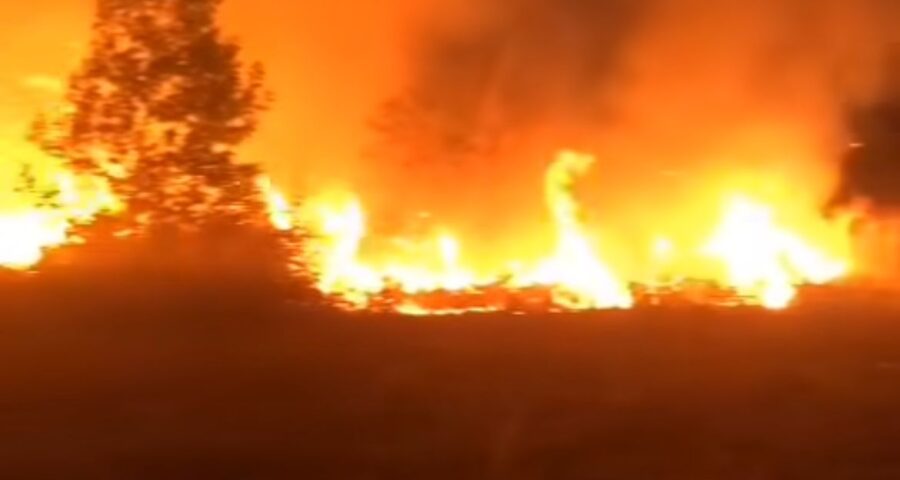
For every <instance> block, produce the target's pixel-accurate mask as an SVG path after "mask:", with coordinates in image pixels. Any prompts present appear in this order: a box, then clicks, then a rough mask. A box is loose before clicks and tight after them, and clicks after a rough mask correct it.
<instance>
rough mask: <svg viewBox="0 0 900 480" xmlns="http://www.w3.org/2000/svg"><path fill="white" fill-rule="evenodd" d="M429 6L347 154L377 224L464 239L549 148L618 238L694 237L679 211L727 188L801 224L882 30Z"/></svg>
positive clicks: (822, 19) (879, 73) (531, 190)
mask: <svg viewBox="0 0 900 480" xmlns="http://www.w3.org/2000/svg"><path fill="white" fill-rule="evenodd" d="M443 6H444V8H445V9H444V10H441V12H442V13H441V14H440V15H434V16H432V17H429V16H428V15H427V14H426V15H422V16H420V17H419V18H418V19H417V21H418V22H419V23H418V24H416V25H414V26H413V27H414V28H412V29H407V30H405V31H407V32H411V33H412V34H413V35H414V37H413V38H412V40H411V41H408V42H405V43H404V42H401V43H400V44H394V45H393V46H392V47H402V48H405V50H403V51H399V52H393V53H394V54H393V55H390V54H389V57H391V58H399V64H402V65H403V68H402V69H401V71H402V73H403V75H400V76H394V77H393V78H390V79H388V81H385V82H383V83H381V84H380V85H381V86H382V87H386V89H385V88H379V89H376V90H380V93H383V94H385V97H384V99H386V100H387V101H386V102H385V103H383V104H381V106H380V107H379V108H377V109H374V110H372V112H370V113H371V115H372V118H373V119H374V122H373V123H374V129H373V130H374V131H372V132H370V133H371V136H362V137H358V138H360V139H361V140H360V141H359V142H351V143H353V147H354V148H357V147H358V146H359V147H361V148H362V151H363V157H362V158H363V161H361V162H360V163H358V164H357V166H358V167H361V168H362V169H363V170H365V171H367V172H368V174H369V178H368V181H369V182H370V183H369V184H367V185H365V188H363V191H364V192H365V194H366V195H368V196H369V197H371V199H372V200H373V202H372V203H371V205H375V206H376V208H379V209H380V210H381V214H379V215H377V216H378V217H379V218H381V217H384V215H385V214H389V213H391V212H397V211H405V212H415V211H417V209H427V210H430V211H434V212H436V213H437V214H438V216H439V217H440V218H446V219H449V220H448V222H449V223H451V224H452V225H463V227H461V228H469V229H470V230H472V231H477V232H478V234H479V235H480V236H481V237H482V238H490V235H491V232H492V231H494V230H497V231H507V232H508V231H509V228H510V227H511V225H515V224H520V223H521V222H529V221H532V220H533V217H535V216H536V214H537V213H536V212H540V208H541V206H540V204H539V201H540V200H539V194H538V190H539V188H540V180H539V176H540V175H541V173H542V172H543V170H544V168H545V167H546V166H547V163H548V162H549V161H550V160H551V159H552V155H553V152H554V151H555V150H558V149H561V148H576V149H583V150H586V151H589V152H592V153H595V154H596V155H597V156H598V164H597V168H596V170H595V172H594V173H593V175H592V176H591V177H590V178H588V179H587V180H586V181H585V186H584V188H583V190H584V191H582V192H581V195H582V197H583V198H584V199H585V201H586V202H587V204H588V205H589V206H590V207H591V210H592V211H593V212H594V215H595V216H597V217H602V222H601V223H602V224H603V225H604V226H605V227H607V228H608V229H610V230H615V231H617V232H619V236H621V237H623V238H622V239H620V240H619V241H620V243H623V244H624V243H628V241H629V238H630V237H629V235H631V236H632V237H634V238H637V237H644V238H645V237H646V235H647V234H648V233H649V232H650V231H651V230H653V229H660V228H663V229H669V230H672V229H682V230H685V231H687V230H691V229H693V228H696V227H698V225H697V224H695V223H694V222H692V221H691V218H690V217H691V216H692V214H693V213H698V215H697V217H698V218H699V216H700V215H699V212H700V211H703V214H704V216H705V217H708V216H709V215H710V212H709V205H719V204H720V203H721V201H720V200H721V197H722V196H724V195H727V194H728V193H733V192H737V191H741V192H749V193H751V194H753V195H755V196H760V197H763V199H764V200H771V201H773V202H774V203H776V204H778V205H779V206H781V203H783V202H782V201H783V200H785V199H790V201H789V202H788V203H789V206H788V207H787V209H788V211H787V212H785V215H786V216H788V217H790V216H791V215H793V214H795V213H796V215H798V216H799V215H801V214H803V212H809V211H810V210H811V211H818V209H819V208H821V207H823V206H824V204H825V203H826V202H827V200H828V198H829V196H830V195H831V194H832V192H833V191H834V190H835V188H836V186H837V184H838V182H839V180H840V179H839V177H838V174H839V171H840V162H841V160H842V158H843V157H844V156H845V155H846V151H847V148H848V145H849V144H851V143H852V142H853V141H854V136H853V132H852V131H851V129H850V125H849V123H848V118H849V114H850V113H851V112H853V111H855V110H856V109H859V108H862V107H865V106H868V105H871V104H874V103H877V101H878V99H879V97H880V96H881V94H882V93H883V90H884V83H885V82H884V66H885V59H886V58H887V57H888V55H889V52H890V49H891V48H892V47H891V45H893V44H894V43H896V42H897V41H898V38H897V35H898V32H897V29H896V28H895V27H896V25H897V24H900V12H898V6H897V3H896V2H894V1H892V0H759V1H756V2H741V3H740V4H735V2H731V1H725V0H643V1H632V0H594V1H590V0H508V1H499V0H495V1H493V2H491V1H488V2H475V1H474V0H473V1H469V2H465V1H463V0H461V1H460V2H457V3H455V4H453V9H452V10H453V11H455V12H465V14H459V15H450V16H447V15H446V7H447V5H446V3H445V5H443ZM426 13H427V12H426ZM403 20H404V19H403V18H401V19H400V21H401V22H402V21H403ZM385 51H390V49H386V50H385ZM361 77H362V78H365V77H364V76H361ZM394 81H396V82H397V83H396V84H394V85H391V83H392V82H394ZM370 100H373V101H375V100H378V97H377V95H376V96H374V97H372V98H371V99H370ZM372 103H373V102H369V104H370V105H371V104H372ZM351 154H352V153H351ZM798 186H799V187H802V188H798ZM361 188H362V187H361ZM791 206H793V208H795V209H796V212H791V211H790V210H791V208H792V207H791ZM713 213H714V212H713ZM388 216H390V215H388ZM661 219H669V220H670V222H669V223H671V224H670V225H666V224H665V223H666V221H665V220H662V221H661ZM698 222H699V220H698ZM622 232H626V233H622ZM627 232H631V233H627Z"/></svg>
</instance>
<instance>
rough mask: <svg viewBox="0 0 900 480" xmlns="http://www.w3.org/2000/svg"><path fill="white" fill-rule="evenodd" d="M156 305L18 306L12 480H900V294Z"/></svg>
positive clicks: (3, 370) (57, 302)
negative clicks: (595, 304)
mask: <svg viewBox="0 0 900 480" xmlns="http://www.w3.org/2000/svg"><path fill="white" fill-rule="evenodd" d="M148 288H150V287H147V288H144V289H140V288H135V289H134V291H131V292H130V293H129V294H118V295H116V294H115V293H114V292H116V288H115V286H114V285H113V283H112V282H111V283H110V284H108V285H106V286H105V287H103V288H99V287H96V286H82V287H77V286H73V285H68V286H66V288H64V289H62V290H60V291H57V292H55V294H54V295H50V294H49V293H48V292H43V293H41V294H39V293H37V292H36V291H35V290H33V289H18V290H17V289H15V288H6V289H4V294H3V295H2V296H3V297H4V298H3V300H4V303H5V304H6V307H5V308H4V311H3V321H2V322H0V386H2V392H3V393H2V395H0V443H2V446H0V461H2V465H3V474H2V477H3V478H9V479H18V478H23V479H33V478H92V479H101V478H110V479H122V478H148V479H162V478H165V479H175V478H186V479H188V478H189V479H201V478H203V479H205V478H212V479H280V478H302V479H417V480H418V479H454V480H456V479H480V478H484V479H515V480H520V479H522V480H525V479H545V478H546V479H621V478H637V479H643V478H660V479H781V478H784V479H797V478H815V479H894V478H900V454H898V452H900V450H898V449H900V447H898V445H900V416H898V408H900V321H898V320H900V315H898V313H900V309H898V308H897V306H896V305H895V304H893V303H892V302H889V301H888V300H886V299H885V300H880V301H873V300H872V299H871V298H868V299H835V298H832V300H831V301H830V302H823V303H816V304H814V305H810V306H805V307H798V308H796V309H794V310H791V311H788V312H782V313H769V312H764V311H760V310H756V309H711V308H687V307H684V308H671V309H641V310H636V311H629V312H598V313H590V314H578V315H559V314H557V315H529V316H515V315H504V314H500V315H487V316H468V317H455V318H442V319H410V318H399V317H393V316H387V315H374V314H355V315H350V314H338V313H333V312H327V311H322V310H311V309H309V308H307V307H302V306H300V305H295V304H286V303H280V302H269V301H262V300H264V297H263V296H260V297H259V298H256V299H255V300H253V301H249V300H242V301H238V300H236V299H240V298H245V296H241V295H238V294H236V292H234V291H232V292H228V291H222V290H219V291H216V290H210V291H207V292H198V293H196V295H194V296H191V295H188V294H182V295H180V296H177V297H176V296H173V295H169V294H156V295H153V294H151V293H150V292H152V289H149V290H148ZM122 291H125V290H122ZM137 292H140V293H137Z"/></svg>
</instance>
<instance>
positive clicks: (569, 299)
mask: <svg viewBox="0 0 900 480" xmlns="http://www.w3.org/2000/svg"><path fill="white" fill-rule="evenodd" d="M593 163H594V158H593V157H591V156H589V155H584V154H579V153H576V152H570V151H565V152H562V153H560V154H559V155H558V157H557V159H556V161H555V162H554V163H553V164H552V165H551V166H550V168H549V169H548V171H547V173H546V176H545V199H546V204H547V207H548V208H549V211H550V214H551V216H552V220H553V225H554V228H555V238H556V242H555V247H554V248H553V249H552V250H550V251H549V252H548V255H547V256H545V257H543V258H537V259H531V260H529V259H524V260H523V259H510V261H509V262H508V263H507V264H508V265H511V266H513V267H514V268H510V269H509V270H507V271H500V272H497V271H494V272H488V273H484V272H482V271H480V270H478V269H477V268H473V267H472V266H471V265H469V264H467V263H465V260H466V257H465V255H464V250H463V248H462V244H461V242H460V241H459V239H458V238H456V237H454V236H453V235H451V234H449V233H447V232H446V231H443V232H442V233H440V234H439V235H437V236H435V237H434V238H433V239H430V240H426V241H424V242H415V241H410V240H408V239H406V241H405V242H404V243H405V244H413V245H419V246H424V247H423V248H422V249H417V250H416V251H417V252H419V253H418V254H416V255H406V254H404V253H402V252H401V253H398V254H391V253H390V252H378V253H379V254H380V256H378V257H370V256H369V255H363V254H362V246H363V244H364V242H365V241H366V239H367V236H368V232H367V230H366V221H365V215H364V213H363V208H362V205H361V204H360V202H359V200H357V199H356V198H355V197H353V196H352V195H344V196H342V197H338V198H335V197H322V198H320V199H319V200H316V201H314V202H312V203H311V209H312V210H313V211H314V212H315V215H314V216H313V217H312V218H311V219H310V218H309V217H308V218H306V222H307V223H309V224H310V225H311V226H312V227H311V229H312V231H313V232H316V233H317V234H318V237H319V240H318V241H317V242H315V243H314V246H315V248H313V249H312V251H311V252H310V253H309V256H308V257H307V261H308V262H309V263H310V264H312V265H313V266H314V268H315V270H316V271H317V272H318V273H319V283H318V285H319V288H320V289H321V291H323V292H324V293H326V294H329V295H335V296H338V297H340V298H343V299H344V301H346V302H347V303H349V304H350V305H352V306H354V307H356V308H370V307H374V306H375V305H376V304H378V305H381V304H382V303H381V300H383V299H384V298H389V299H392V302H391V303H390V304H389V307H390V308H392V309H394V310H397V311H399V312H401V313H407V314H414V315H424V314H455V313H465V312H472V311H495V310H501V309H505V308H509V303H510V302H509V299H510V298H514V297H517V296H520V297H528V298H531V297H536V298H545V297H544V296H543V295H535V294H533V293H532V292H535V291H536V290H537V291H543V292H546V293H547V294H548V297H546V298H548V302H549V303H547V304H543V307H544V308H548V307H550V306H552V305H555V306H557V307H562V308H565V309H570V310H582V309H608V308H630V307H632V306H634V305H635V303H636V301H635V298H634V296H633V295H632V292H631V290H630V288H629V286H628V285H629V282H635V283H638V282H639V280H638V278H640V277H639V276H635V277H629V276H627V275H622V274H621V272H616V271H614V270H613V269H611V268H610V267H609V266H608V265H607V264H606V262H605V261H604V260H603V256H602V255H601V254H600V249H598V248H597V247H598V244H597V243H596V242H594V241H593V240H592V238H591V235H589V233H588V226H587V225H585V224H584V223H583V222H582V220H581V218H580V207H579V205H578V202H577V201H576V199H575V197H574V195H573V187H574V184H575V182H576V181H577V180H578V178H579V177H580V176H582V175H584V173H586V172H587V170H588V169H589V168H590V167H591V166H592V164H593ZM711 231H712V235H711V239H710V240H709V241H708V242H706V243H705V245H703V246H701V247H698V248H697V249H694V250H691V249H690V248H685V247H686V246H689V245H684V243H683V242H682V241H681V240H683V239H679V240H673V238H672V237H669V236H666V235H658V236H656V237H655V238H654V239H653V240H652V241H649V242H648V246H649V248H650V258H651V261H652V262H654V263H653V265H652V266H650V267H649V268H645V267H641V269H640V271H642V272H646V271H653V272H657V273H658V274H661V275H662V274H664V275H665V277H666V278H668V279H670V281H669V282H665V283H666V289H667V291H668V290H673V291H678V290H679V289H680V288H684V289H688V290H689V287H688V284H685V283H682V282H685V281H686V280H702V279H704V278H709V279H711V280H712V281H713V282H715V283H716V284H717V285H718V286H720V287H722V288H723V289H725V290H732V291H734V292H735V293H736V294H738V295H739V297H738V298H739V299H743V302H744V303H752V304H758V305H762V306H765V307H767V308H771V309H781V308H785V307H787V306H788V305H790V304H791V302H792V301H793V300H794V298H795V297H796V295H797V291H798V286H799V285H802V284H822V283H827V282H831V281H833V280H836V279H838V278H840V277H842V276H844V275H846V274H847V273H848V270H849V269H848V265H847V263H846V262H840V261H836V260H833V259H831V258H830V257H829V256H828V255H827V254H825V253H824V252H823V251H822V250H819V249H817V248H814V247H813V246H811V245H810V244H809V243H808V242H807V241H805V240H803V239H802V238H801V237H800V236H799V235H797V234H796V233H793V232H792V231H790V230H788V229H786V228H784V227H783V226H781V225H779V224H777V223H776V221H775V214H774V212H773V210H772V209H771V208H769V207H768V206H766V205H764V204H761V203H758V202H755V201H753V200H751V199H750V198H749V197H744V196H738V197H736V198H735V200H733V201H732V202H731V203H729V204H727V209H726V210H725V215H724V217H723V219H722V220H721V222H720V224H719V225H718V226H717V227H716V228H714V229H711ZM422 251H425V252H427V253H426V254H424V255H423V254H422V253H421V252H422ZM407 253H408V252H407ZM710 262H711V263H713V264H716V265H719V266H721V267H723V268H722V269H723V270H724V274H723V275H720V276H712V277H710V276H707V275H711V274H710V273H709V269H708V268H707V267H702V268H699V267H698V268H697V269H692V267H696V266H698V265H701V264H705V263H710ZM703 272H705V273H703ZM626 279H627V280H626ZM679 279H680V280H679ZM655 281H657V280H651V281H650V283H649V284H647V280H646V279H643V283H644V284H647V285H648V286H651V287H652V285H653V284H654V282H655ZM673 282H674V283H673ZM497 291H499V292H502V295H500V296H499V297H497V296H496V295H495V296H492V295H491V294H489V293H487V292H497ZM441 295H443V297H441ZM435 298H437V299H441V298H443V299H444V300H445V301H446V304H440V302H439V301H438V302H436V301H435ZM454 298H455V299H457V301H458V302H457V303H454V302H453V301H452V300H453V299H454ZM498 298H500V300H498ZM460 299H465V300H466V301H461V300H460ZM710 301H712V300H711V299H710ZM426 304H427V305H426ZM460 305H462V306H460Z"/></svg>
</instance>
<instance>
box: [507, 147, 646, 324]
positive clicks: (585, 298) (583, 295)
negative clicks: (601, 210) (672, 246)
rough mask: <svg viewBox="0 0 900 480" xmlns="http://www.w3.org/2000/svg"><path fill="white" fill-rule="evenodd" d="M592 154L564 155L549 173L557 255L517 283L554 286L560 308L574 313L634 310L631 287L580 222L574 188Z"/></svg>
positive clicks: (547, 180)
mask: <svg viewBox="0 0 900 480" xmlns="http://www.w3.org/2000/svg"><path fill="white" fill-rule="evenodd" d="M593 162H594V159H593V157H591V156H589V155H582V154H578V153H574V152H563V153H562V154H560V156H559V159H558V160H557V161H556V163H554V164H553V165H552V166H551V167H550V170H549V171H548V173H547V178H546V197H547V205H548V206H549V207H550V210H551V212H552V213H553V218H554V220H555V223H556V229H557V235H558V243H557V247H556V252H555V253H554V254H553V256H552V257H551V258H550V259H548V260H547V261H545V262H544V263H543V264H542V265H541V266H540V267H539V268H538V269H537V271H536V272H534V273H533V274H530V275H527V276H526V277H525V278H523V279H520V280H518V281H517V282H516V284H517V285H519V286H523V287H527V286H531V285H547V286H553V287H554V293H555V299H556V301H557V303H558V304H560V305H562V306H565V307H568V308H572V309H590V308H628V307H631V305H632V299H631V294H630V293H629V292H628V290H627V288H626V287H625V286H624V285H623V284H622V283H621V282H620V281H619V280H618V279H616V277H615V276H614V275H613V274H612V272H611V271H610V270H609V269H608V268H607V267H606V265H604V264H603V262H601V261H600V259H599V258H598V257H597V255H596V253H595V252H594V249H593V248H592V246H591V243H590V241H589V239H588V237H587V235H586V234H585V232H584V228H583V226H582V224H581V221H580V220H579V208H578V203H577V202H576V201H575V198H574V197H573V195H572V187H573V186H574V183H575V180H576V178H577V177H578V176H580V175H583V174H584V173H585V172H586V171H587V169H588V168H590V166H591V165H592V164H593Z"/></svg>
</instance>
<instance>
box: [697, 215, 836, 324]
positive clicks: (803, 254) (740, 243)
mask: <svg viewBox="0 0 900 480" xmlns="http://www.w3.org/2000/svg"><path fill="white" fill-rule="evenodd" d="M705 250H706V252H707V253H708V254H710V255H711V256H713V257H715V258H718V259H720V260H721V261H722V262H723V263H724V264H725V265H726V267H727V270H728V282H729V285H730V286H732V287H734V288H736V289H737V290H738V291H739V292H740V293H742V294H744V295H747V296H749V297H751V298H755V299H756V300H757V301H758V302H759V303H761V304H762V305H764V306H766V307H768V308H772V309H783V308H786V307H788V306H789V305H790V303H791V301H792V300H793V299H794V297H795V296H796V294H797V288H796V285H798V284H802V283H812V284H824V283H828V282H831V281H834V280H836V279H838V278H840V277H842V276H844V275H846V274H847V272H848V270H849V266H848V265H847V264H846V263H844V262H841V261H837V260H833V259H830V258H828V257H827V256H826V255H825V254H824V253H822V252H821V251H819V250H817V249H816V248H813V247H811V246H810V245H808V244H807V243H806V242H805V241H804V240H802V239H801V238H799V237H798V236H797V235H795V234H793V233H791V232H789V231H787V230H785V229H782V228H780V227H779V226H778V225H777V224H776V223H775V219H774V214H773V212H772V211H771V209H769V208H768V207H766V206H765V205H761V204H758V203H755V202H754V201H752V200H750V199H748V198H743V197H736V198H735V199H733V200H732V201H731V203H730V204H729V207H728V210H727V212H726V215H725V218H724V220H723V221H722V223H721V225H720V226H719V227H718V229H717V230H716V232H715V234H714V235H713V238H712V239H711V240H710V242H709V244H708V245H707V246H706V249H705Z"/></svg>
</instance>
